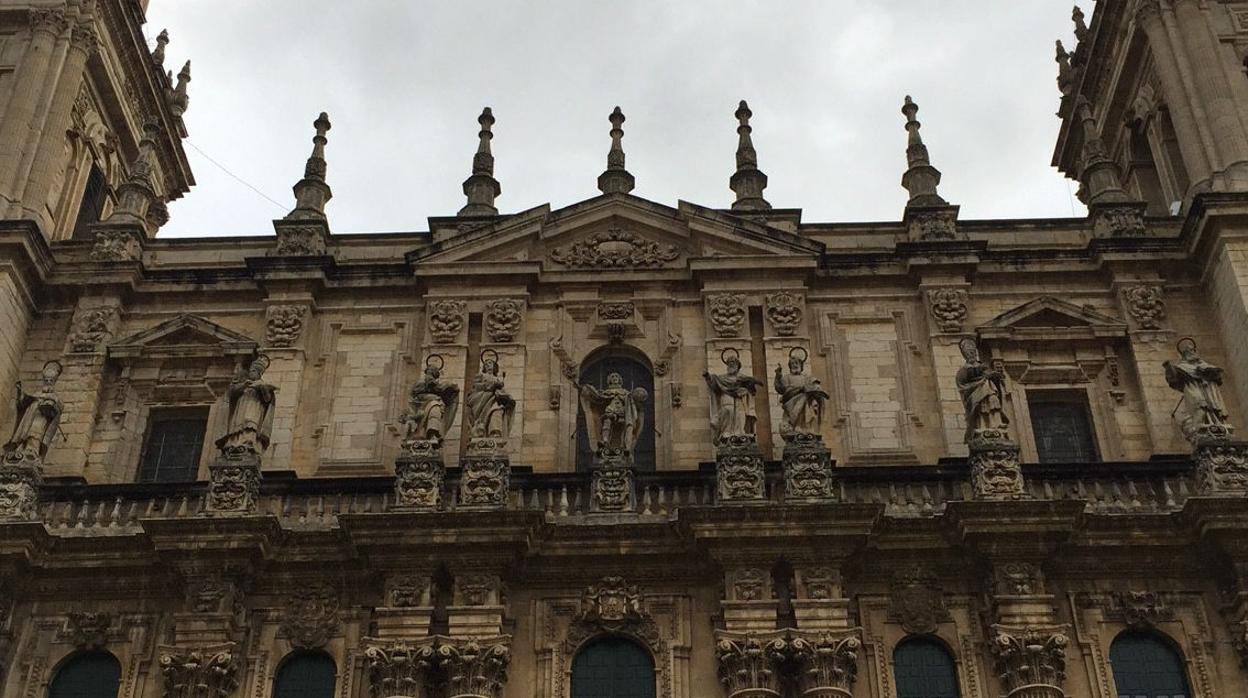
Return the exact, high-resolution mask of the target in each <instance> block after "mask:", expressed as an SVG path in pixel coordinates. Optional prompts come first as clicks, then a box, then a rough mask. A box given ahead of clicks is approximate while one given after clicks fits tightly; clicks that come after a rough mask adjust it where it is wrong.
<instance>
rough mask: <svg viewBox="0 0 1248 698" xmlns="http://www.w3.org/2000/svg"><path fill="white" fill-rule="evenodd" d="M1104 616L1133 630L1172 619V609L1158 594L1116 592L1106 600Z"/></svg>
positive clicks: (1163, 595) (1162, 595)
mask: <svg viewBox="0 0 1248 698" xmlns="http://www.w3.org/2000/svg"><path fill="white" fill-rule="evenodd" d="M1105 615H1106V616H1107V617H1110V618H1117V619H1121V620H1122V622H1123V623H1126V624H1127V625H1129V626H1131V627H1133V628H1145V627H1150V626H1153V625H1156V624H1157V623H1158V622H1160V621H1163V620H1170V619H1172V618H1174V609H1173V608H1171V607H1170V604H1169V603H1167V601H1166V596H1165V594H1162V593H1160V592H1156V591H1138V590H1137V591H1116V592H1113V593H1111V594H1110V595H1109V597H1108V598H1107V599H1106V604H1105Z"/></svg>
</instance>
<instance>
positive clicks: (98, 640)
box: [65, 612, 113, 650]
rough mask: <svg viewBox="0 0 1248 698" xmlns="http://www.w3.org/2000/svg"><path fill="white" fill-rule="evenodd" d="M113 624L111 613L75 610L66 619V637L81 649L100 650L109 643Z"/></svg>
mask: <svg viewBox="0 0 1248 698" xmlns="http://www.w3.org/2000/svg"><path fill="white" fill-rule="evenodd" d="M112 626H113V616H112V614H110V613H93V612H86V613H82V612H73V613H70V614H69V615H68V616H67V617H66V619H65V637H66V638H67V639H69V641H70V642H72V643H73V645H74V647H77V648H78V649H80V650H98V649H100V648H101V647H103V646H105V645H107V644H108V632H109V630H110V629H111V628H112Z"/></svg>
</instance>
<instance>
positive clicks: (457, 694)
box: [437, 637, 511, 698]
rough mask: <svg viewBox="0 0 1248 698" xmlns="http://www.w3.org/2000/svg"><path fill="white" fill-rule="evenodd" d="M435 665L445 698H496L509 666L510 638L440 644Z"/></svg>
mask: <svg viewBox="0 0 1248 698" xmlns="http://www.w3.org/2000/svg"><path fill="white" fill-rule="evenodd" d="M437 663H438V669H439V670H440V671H441V673H442V674H443V676H445V677H446V688H447V690H446V696H447V698H498V697H499V696H501V695H502V692H503V685H504V684H506V683H507V669H508V667H509V666H510V665H511V638H510V637H499V638H495V639H493V640H488V641H485V642H478V641H477V640H467V641H462V642H445V643H440V644H439V646H438V648H437Z"/></svg>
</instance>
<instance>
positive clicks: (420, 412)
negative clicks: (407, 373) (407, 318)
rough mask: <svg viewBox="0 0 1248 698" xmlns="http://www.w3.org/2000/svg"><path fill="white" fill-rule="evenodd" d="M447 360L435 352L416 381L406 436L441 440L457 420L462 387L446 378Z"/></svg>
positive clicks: (405, 416)
mask: <svg viewBox="0 0 1248 698" xmlns="http://www.w3.org/2000/svg"><path fill="white" fill-rule="evenodd" d="M444 365H445V362H444V360H443V359H442V357H441V356H439V355H437V354H432V355H430V356H429V358H428V359H426V360H425V371H424V374H423V375H422V376H421V377H420V380H418V381H416V383H415V384H413V385H412V390H411V392H410V393H409V394H408V400H407V412H406V413H405V414H404V416H403V423H404V425H405V426H406V428H407V429H406V433H405V434H404V437H403V438H404V440H406V441H433V442H435V443H439V444H440V443H441V442H442V439H443V438H445V436H446V431H447V429H449V428H450V426H451V424H452V423H453V422H454V421H455V410H456V409H458V407H459V388H458V387H457V386H456V385H455V384H454V383H449V382H447V381H444V380H442V379H441V378H442V368H443V366H444Z"/></svg>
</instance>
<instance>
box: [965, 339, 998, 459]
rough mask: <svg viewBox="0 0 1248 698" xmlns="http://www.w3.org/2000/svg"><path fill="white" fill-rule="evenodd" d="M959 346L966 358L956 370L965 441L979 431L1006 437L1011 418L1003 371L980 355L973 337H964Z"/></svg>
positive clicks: (969, 439) (969, 440)
mask: <svg viewBox="0 0 1248 698" xmlns="http://www.w3.org/2000/svg"><path fill="white" fill-rule="evenodd" d="M958 348H959V349H961V351H962V358H963V359H965V360H966V363H965V364H963V366H962V368H960V369H958V375H957V382H958V394H959V395H960V396H961V397H962V406H963V408H965V409H966V442H967V443H970V442H971V439H972V438H973V437H974V436H975V435H976V434H977V433H980V432H986V433H988V434H993V435H999V437H1000V438H1005V433H1006V432H1005V430H1006V427H1008V426H1009V424H1010V419H1009V417H1007V416H1006V415H1005V374H1003V373H1002V372H1001V371H998V370H996V369H993V368H990V367H988V366H987V365H985V364H984V362H983V361H981V360H980V358H979V347H978V346H977V345H976V344H975V340H973V339H970V338H967V339H963V340H962V341H961V342H960V343H959V344H958Z"/></svg>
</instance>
